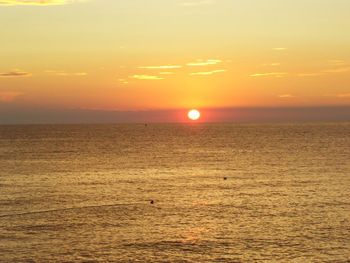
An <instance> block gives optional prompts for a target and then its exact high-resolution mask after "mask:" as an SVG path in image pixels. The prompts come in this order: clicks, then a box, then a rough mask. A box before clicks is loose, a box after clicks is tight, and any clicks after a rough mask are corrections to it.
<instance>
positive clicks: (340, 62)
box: [328, 59, 345, 66]
mask: <svg viewBox="0 0 350 263" xmlns="http://www.w3.org/2000/svg"><path fill="white" fill-rule="evenodd" d="M328 62H329V64H331V65H334V66H341V65H345V61H344V60H341V59H331V60H329V61H328Z"/></svg>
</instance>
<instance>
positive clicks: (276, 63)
mask: <svg viewBox="0 0 350 263" xmlns="http://www.w3.org/2000/svg"><path fill="white" fill-rule="evenodd" d="M262 65H263V66H267V67H277V66H279V65H281V63H278V62H275V63H267V64H262Z"/></svg>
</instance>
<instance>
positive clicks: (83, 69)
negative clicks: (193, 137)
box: [0, 0, 350, 124]
mask: <svg viewBox="0 0 350 263" xmlns="http://www.w3.org/2000/svg"><path fill="white" fill-rule="evenodd" d="M349 10H350V1H349V0H85V1H84V0H80V1H78V0H75V1H74V0H41V1H37V0H27V1H25V0H0V24H1V27H0V124H1V123H27V122H33V123H36V122H37V123H40V122H80V121H81V120H82V119H83V120H84V121H85V122H95V121H98V120H101V119H104V118H102V117H101V116H104V117H105V118H106V120H108V121H113V122H118V121H121V122H133V121H136V122H138V121H141V120H142V121H146V122H147V121H166V122H167V121H169V122H172V121H174V122H177V121H185V120H186V119H184V118H183V116H185V115H186V114H185V113H186V111H187V110H188V109H191V108H198V109H199V110H201V111H202V116H203V118H202V121H204V120H206V121H244V120H253V119H254V120H259V118H260V119H261V120H265V119H266V118H265V119H264V116H265V117H266V116H267V115H268V113H269V112H270V113H271V112H272V111H273V112H274V114H273V116H274V118H271V119H266V120H279V121H280V120H284V119H285V118H287V117H288V116H289V117H290V116H291V114H287V115H286V111H288V109H290V110H292V111H293V112H294V113H295V114H297V112H299V113H298V114H299V115H298V114H297V116H299V117H300V118H299V119H307V120H350V114H349V113H350V111H349V109H348V108H349V107H350V33H349V32H350V16H349ZM250 109H251V110H250ZM257 109H259V110H257ZM278 109H280V110H278ZM317 109H323V110H320V111H318V110H317ZM339 109H342V110H339ZM344 109H345V110H344ZM244 111H246V112H248V111H250V112H256V113H255V115H254V118H252V119H250V118H244V116H247V115H245V114H241V115H240V113H239V112H244ZM43 112H46V113H45V114H43ZM82 112H84V114H83V115H84V118H83V117H82V115H81V113H82ZM170 112H172V113H173V114H170ZM183 112H185V113H184V114H183V116H182V115H181V117H178V116H180V115H179V114H180V113H181V114H182V113H183ZM317 112H319V113H317ZM321 112H323V113H321ZM325 112H328V113H329V114H325ZM342 112H343V113H342ZM344 112H346V114H345V113H344ZM92 113H93V114H92ZM137 113H139V115H137ZM203 113H206V115H205V114H204V115H203ZM294 113H293V114H294ZM28 114H29V115H30V116H29V115H28ZM74 114H75V115H74ZM317 114H318V115H317ZM73 115H74V116H76V118H73V119H72V118H71V116H73ZM111 115H112V116H113V117H112V118H110V116H111ZM89 116H90V117H89ZM97 116H99V117H97ZM108 116H109V117H108ZM121 116H123V117H121ZM141 116H142V117H141ZM159 116H162V117H159ZM205 116H207V118H206V117H205ZM209 116H210V118H209ZM269 116H270V115H269ZM293 116H294V115H293ZM306 116H309V117H306ZM311 116H314V117H311ZM324 116H328V117H324ZM322 117H324V118H323V119H322ZM293 118H294V117H293ZM294 119H295V118H294ZM296 119H298V118H296ZM286 120H288V118H287V119H286Z"/></svg>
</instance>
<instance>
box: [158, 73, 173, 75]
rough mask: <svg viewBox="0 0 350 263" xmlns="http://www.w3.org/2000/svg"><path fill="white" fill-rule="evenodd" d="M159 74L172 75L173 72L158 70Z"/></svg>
mask: <svg viewBox="0 0 350 263" xmlns="http://www.w3.org/2000/svg"><path fill="white" fill-rule="evenodd" d="M159 74H160V75H172V74H174V72H159Z"/></svg>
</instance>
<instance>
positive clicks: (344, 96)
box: [337, 93, 350, 98]
mask: <svg viewBox="0 0 350 263" xmlns="http://www.w3.org/2000/svg"><path fill="white" fill-rule="evenodd" d="M337 97H338V98H350V93H345V94H338V95H337Z"/></svg>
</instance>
